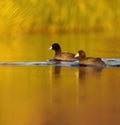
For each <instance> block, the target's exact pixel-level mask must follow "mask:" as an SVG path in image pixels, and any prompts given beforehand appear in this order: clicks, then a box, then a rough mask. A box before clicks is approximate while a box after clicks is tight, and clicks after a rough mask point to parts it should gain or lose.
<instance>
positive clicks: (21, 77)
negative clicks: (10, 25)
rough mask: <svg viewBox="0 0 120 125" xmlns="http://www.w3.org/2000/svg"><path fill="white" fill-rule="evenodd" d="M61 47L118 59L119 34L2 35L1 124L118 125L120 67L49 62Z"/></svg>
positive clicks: (119, 111) (0, 50) (119, 51)
mask: <svg viewBox="0 0 120 125" xmlns="http://www.w3.org/2000/svg"><path fill="white" fill-rule="evenodd" d="M53 42H59V43H60V44H61V46H62V49H63V51H69V52H73V53H76V52H77V51H78V50H79V49H83V50H85V51H86V53H87V55H88V56H94V57H101V58H103V60H104V61H105V62H106V63H109V64H117V66H118V65H119V64H120V61H119V58H120V48H119V47H120V38H119V37H118V36H111V35H107V34H105V35H104V34H88V35H51V36H50V35H43V36H39V35H36V36H19V37H15V36H14V37H10V38H9V37H6V38H2V39H1V43H0V44H1V45H0V52H1V54H0V59H1V62H0V74H1V75H0V102H1V103H0V109H1V115H0V125H88V124H89V125H119V124H120V99H119V97H120V67H117V66H113V65H112V66H111V65H108V66H107V67H105V68H97V67H79V66H73V65H72V66H71V63H63V64H62V65H54V64H52V65H51V64H48V63H46V60H48V59H52V58H53V55H54V52H53V51H49V50H48V48H49V47H50V45H51V44H52V43H53Z"/></svg>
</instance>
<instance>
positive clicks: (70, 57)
mask: <svg viewBox="0 0 120 125" xmlns="http://www.w3.org/2000/svg"><path fill="white" fill-rule="evenodd" d="M54 58H55V59H56V60H60V61H75V60H76V59H75V54H73V53H68V52H63V53H60V54H56V55H55V57H54Z"/></svg>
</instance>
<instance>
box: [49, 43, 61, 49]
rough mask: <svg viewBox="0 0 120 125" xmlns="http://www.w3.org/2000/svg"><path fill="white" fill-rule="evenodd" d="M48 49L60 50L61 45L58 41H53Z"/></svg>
mask: <svg viewBox="0 0 120 125" xmlns="http://www.w3.org/2000/svg"><path fill="white" fill-rule="evenodd" d="M49 49H50V50H55V51H59V50H61V47H60V45H59V44H58V43H54V44H52V46H51V47H50V48H49Z"/></svg>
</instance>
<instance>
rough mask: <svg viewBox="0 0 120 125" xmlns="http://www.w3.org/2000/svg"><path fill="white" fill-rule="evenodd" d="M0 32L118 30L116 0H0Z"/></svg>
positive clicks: (118, 3)
mask: <svg viewBox="0 0 120 125" xmlns="http://www.w3.org/2000/svg"><path fill="white" fill-rule="evenodd" d="M0 27H1V28H0V35H4V34H10V35H15V34H25V33H27V34H33V33H58V32H59V33H66V32H67V33H68V32H72V33H76V32H89V31H90V32H91V31H93V32H100V31H106V30H109V31H112V32H119V27H120V1H119V0H100V1H98V0H66V1H65V0H4V1H0Z"/></svg>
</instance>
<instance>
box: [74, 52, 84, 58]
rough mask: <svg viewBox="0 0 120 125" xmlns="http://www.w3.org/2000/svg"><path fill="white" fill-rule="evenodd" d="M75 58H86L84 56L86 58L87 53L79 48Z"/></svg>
mask: <svg viewBox="0 0 120 125" xmlns="http://www.w3.org/2000/svg"><path fill="white" fill-rule="evenodd" d="M75 58H78V59H84V58H86V54H85V52H84V51H83V50H79V51H78V52H77V54H76V55H75Z"/></svg>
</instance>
